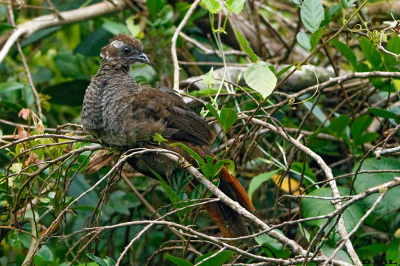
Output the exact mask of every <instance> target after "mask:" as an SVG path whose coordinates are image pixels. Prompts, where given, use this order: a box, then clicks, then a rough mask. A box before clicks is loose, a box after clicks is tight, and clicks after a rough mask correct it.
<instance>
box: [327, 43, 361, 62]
mask: <svg viewBox="0 0 400 266" xmlns="http://www.w3.org/2000/svg"><path fill="white" fill-rule="evenodd" d="M331 43H332V45H333V46H335V47H336V49H338V50H339V52H340V53H341V54H342V55H343V56H344V57H345V58H346V59H347V60H348V61H349V62H350V64H351V65H352V66H353V69H354V70H356V69H357V57H356V55H355V54H354V52H353V50H352V49H350V47H348V46H347V45H346V44H344V43H342V42H341V41H339V40H337V39H333V40H332V42H331Z"/></svg>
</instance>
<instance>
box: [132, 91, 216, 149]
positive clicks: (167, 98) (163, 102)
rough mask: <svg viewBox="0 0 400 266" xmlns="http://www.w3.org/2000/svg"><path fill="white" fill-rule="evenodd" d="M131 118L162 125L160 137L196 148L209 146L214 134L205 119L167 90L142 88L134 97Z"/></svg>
mask: <svg viewBox="0 0 400 266" xmlns="http://www.w3.org/2000/svg"><path fill="white" fill-rule="evenodd" d="M135 98H136V99H135V104H134V110H133V115H134V118H135V119H140V118H144V119H146V118H147V119H148V118H151V119H154V120H155V121H163V122H164V123H165V130H164V132H162V135H163V137H165V138H167V139H168V140H176V141H190V142H193V143H196V144H198V145H207V146H209V145H211V143H212V142H213V141H214V139H215V133H214V132H213V130H212V129H211V127H210V126H209V125H208V124H207V122H206V121H204V119H203V118H202V117H201V116H199V115H197V114H196V113H194V112H193V111H191V110H190V108H189V107H188V106H187V105H186V104H185V102H184V101H183V100H182V98H181V97H180V96H179V95H178V94H176V93H174V92H172V91H167V90H164V89H163V90H160V89H154V88H151V87H150V86H142V91H141V92H140V93H139V94H137V95H136V96H135Z"/></svg>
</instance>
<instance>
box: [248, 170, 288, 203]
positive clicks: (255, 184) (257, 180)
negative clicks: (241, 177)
mask: <svg viewBox="0 0 400 266" xmlns="http://www.w3.org/2000/svg"><path fill="white" fill-rule="evenodd" d="M279 171H280V170H274V171H271V172H268V173H262V174H260V175H258V176H255V177H253V178H252V179H251V181H250V185H249V193H248V194H249V198H250V199H251V197H252V196H253V194H254V191H256V190H257V189H258V188H259V187H260V186H261V184H262V183H264V182H266V181H268V180H270V179H271V177H272V176H273V175H275V174H277V173H278V172H279Z"/></svg>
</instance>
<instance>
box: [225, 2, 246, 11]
mask: <svg viewBox="0 0 400 266" xmlns="http://www.w3.org/2000/svg"><path fill="white" fill-rule="evenodd" d="M245 2H246V0H227V1H225V5H226V7H227V8H228V10H229V12H233V13H235V14H239V13H240V11H242V9H243V6H244V3H245Z"/></svg>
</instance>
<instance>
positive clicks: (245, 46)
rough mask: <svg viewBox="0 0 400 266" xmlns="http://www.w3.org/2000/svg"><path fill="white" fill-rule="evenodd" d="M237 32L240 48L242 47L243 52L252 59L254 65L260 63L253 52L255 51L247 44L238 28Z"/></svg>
mask: <svg viewBox="0 0 400 266" xmlns="http://www.w3.org/2000/svg"><path fill="white" fill-rule="evenodd" d="M235 32H236V34H237V37H238V39H239V43H240V46H242V48H243V50H244V51H245V52H246V54H247V55H248V56H249V57H250V58H251V60H252V61H253V63H257V62H258V57H257V55H256V54H255V53H254V52H253V50H252V49H251V48H250V47H249V43H248V42H247V40H246V39H245V38H244V37H243V35H242V34H241V33H240V32H239V31H238V30H237V29H236V28H235Z"/></svg>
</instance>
